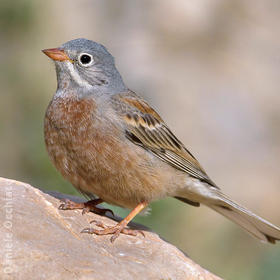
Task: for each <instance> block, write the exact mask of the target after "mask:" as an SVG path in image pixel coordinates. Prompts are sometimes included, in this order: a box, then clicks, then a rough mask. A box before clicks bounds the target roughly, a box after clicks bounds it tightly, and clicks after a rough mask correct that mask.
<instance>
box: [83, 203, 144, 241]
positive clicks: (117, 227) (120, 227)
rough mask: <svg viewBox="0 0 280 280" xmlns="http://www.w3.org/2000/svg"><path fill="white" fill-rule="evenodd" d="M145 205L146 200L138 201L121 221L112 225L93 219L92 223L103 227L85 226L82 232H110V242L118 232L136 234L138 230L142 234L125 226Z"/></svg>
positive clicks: (99, 233) (103, 233)
mask: <svg viewBox="0 0 280 280" xmlns="http://www.w3.org/2000/svg"><path fill="white" fill-rule="evenodd" d="M147 205H148V203H147V202H142V203H139V204H138V205H137V206H136V207H135V208H134V209H133V210H132V211H131V212H130V213H129V214H128V215H127V216H126V217H125V218H124V219H123V220H122V221H121V222H119V223H118V224H117V225H115V226H113V227H107V226H105V225H104V224H103V223H102V222H99V221H95V220H94V221H92V223H95V224H96V225H97V226H99V227H102V228H103V229H101V230H98V229H94V228H85V229H83V230H82V233H89V234H93V233H94V234H97V235H107V234H112V237H111V242H114V241H115V240H116V238H117V237H118V236H119V235H120V233H123V234H127V235H133V236H136V235H137V233H138V232H140V233H141V234H142V235H144V233H143V232H142V231H139V230H132V229H128V228H125V227H126V226H127V224H128V223H129V222H130V221H131V220H132V219H133V218H134V217H135V216H136V215H137V214H138V213H139V212H141V211H142V210H143V209H144V208H145V207H146V206H147Z"/></svg>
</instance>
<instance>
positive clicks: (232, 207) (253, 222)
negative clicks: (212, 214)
mask: <svg viewBox="0 0 280 280" xmlns="http://www.w3.org/2000/svg"><path fill="white" fill-rule="evenodd" d="M212 198H213V199H207V200H206V201H205V200H204V201H203V202H202V203H204V204H205V205H206V206H208V207H210V208H211V209H213V210H215V211H216V212H218V213H220V214H222V215H223V216H225V217H226V218H228V219H230V220H231V221H233V222H234V223H236V224H237V225H239V226H240V227H242V228H243V229H245V230H246V231H247V232H248V233H249V234H251V235H252V236H254V237H256V238H258V239H260V240H261V241H263V242H270V243H273V244H274V243H275V241H276V240H280V228H279V227H277V226H275V225H273V224H271V223H270V222H268V221H266V220H265V219H263V218H261V217H259V216H257V215H256V214H254V213H252V212H251V211H249V210H248V209H246V208H244V207H242V206H240V205H239V204H237V203H236V202H234V201H232V200H231V199H229V198H228V197H226V196H225V195H224V194H223V193H221V192H220V191H219V190H216V191H215V195H214V196H213V197H212Z"/></svg>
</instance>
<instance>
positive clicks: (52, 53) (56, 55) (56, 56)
mask: <svg viewBox="0 0 280 280" xmlns="http://www.w3.org/2000/svg"><path fill="white" fill-rule="evenodd" d="M42 52H43V53H44V54H45V55H47V56H48V57H50V58H51V59H52V60H55V61H65V60H68V61H70V62H72V63H73V60H71V59H70V58H69V57H68V55H67V54H66V53H65V52H64V50H63V49H60V48H54V49H45V50H42Z"/></svg>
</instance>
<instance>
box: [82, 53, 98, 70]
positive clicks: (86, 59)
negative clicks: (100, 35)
mask: <svg viewBox="0 0 280 280" xmlns="http://www.w3.org/2000/svg"><path fill="white" fill-rule="evenodd" d="M78 62H79V64H80V65H81V66H84V67H88V66H91V65H92V64H93V62H94V60H93V56H92V55H91V54H89V53H81V54H80V55H79V57H78Z"/></svg>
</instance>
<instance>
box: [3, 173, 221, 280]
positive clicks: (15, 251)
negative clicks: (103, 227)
mask: <svg viewBox="0 0 280 280" xmlns="http://www.w3.org/2000/svg"><path fill="white" fill-rule="evenodd" d="M53 196H56V197H58V196H59V197H66V196H65V195H62V194H58V193H55V194H54V193H52V196H51V195H49V194H46V193H43V192H42V191H40V190H39V189H36V188H34V187H32V186H30V185H28V184H24V183H21V182H17V181H13V180H8V179H4V178H0V197H1V201H2V202H1V205H2V210H1V212H0V221H1V225H2V226H1V229H0V237H1V256H0V258H1V268H0V279H17V280H21V279H36V280H37V279H48V280H50V279H59V280H63V279H67V280H69V279H81V280H86V279H91V280H108V279H110V280H115V279H116V280H117V279H121V280H126V279H136V280H137V279H141V280H143V279H160V280H171V279H172V280H175V279H176V280H180V279H184V280H186V279H200V280H203V279H220V278H219V277H217V276H214V275H213V274H211V273H210V272H208V271H206V270H205V269H203V268H201V267H200V266H199V265H197V264H195V263H194V262H193V261H192V260H190V259H189V258H187V257H186V256H185V255H184V254H183V253H182V252H181V251H180V250H178V249H177V248H176V247H174V246H173V245H171V244H169V243H167V242H165V241H163V240H162V239H161V238H160V237H159V236H158V235H157V234H156V233H152V232H150V231H148V230H145V236H146V237H145V238H144V237H143V236H141V235H139V236H137V237H133V236H124V235H121V236H120V237H119V238H118V239H117V240H116V241H115V242H114V243H113V244H112V243H111V242H110V237H109V236H95V235H88V234H81V233H80V231H81V230H82V229H83V228H85V227H88V226H89V222H90V221H91V220H93V219H98V220H101V221H102V222H104V223H105V224H107V225H113V224H115V223H116V222H115V221H114V220H112V219H111V218H109V217H104V216H102V217H101V216H98V215H95V214H93V213H88V214H85V215H82V214H81V211H80V210H74V211H62V210H58V206H59V205H60V201H59V199H57V198H55V197H53ZM76 199H78V198H76ZM133 227H138V226H137V225H135V224H134V225H133Z"/></svg>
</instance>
